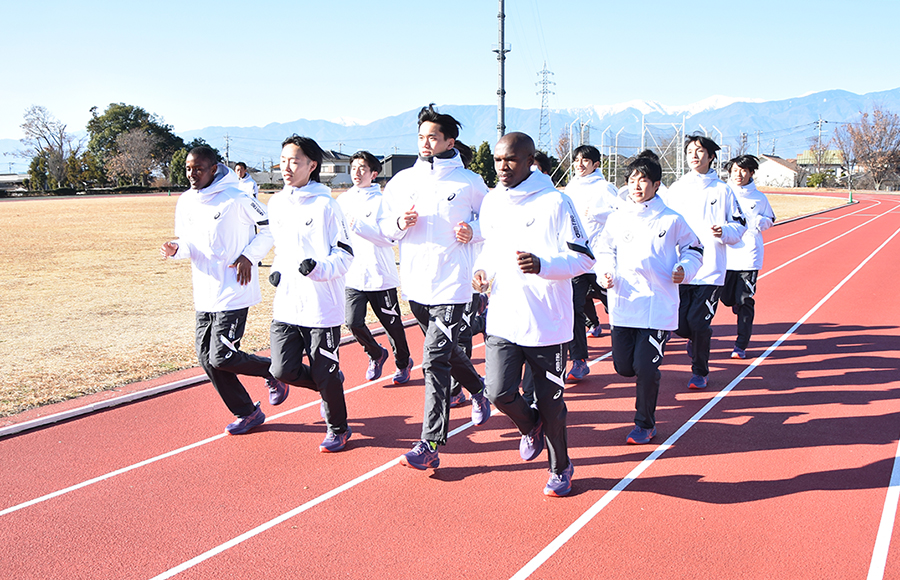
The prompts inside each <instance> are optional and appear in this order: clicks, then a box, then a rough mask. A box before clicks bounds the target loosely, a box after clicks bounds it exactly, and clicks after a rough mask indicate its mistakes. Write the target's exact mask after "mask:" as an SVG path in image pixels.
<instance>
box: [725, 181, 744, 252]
mask: <svg viewBox="0 0 900 580" xmlns="http://www.w3.org/2000/svg"><path fill="white" fill-rule="evenodd" d="M725 208H726V210H727V213H726V214H725V223H724V224H722V243H723V244H727V245H729V246H731V245H734V244H736V243H738V242H740V241H741V237H743V235H744V232H745V231H747V220H746V219H745V218H744V214H743V213H742V212H741V206H739V205H738V202H737V199H736V198H735V196H734V192H733V191H731V187H729V186H726V193H725Z"/></svg>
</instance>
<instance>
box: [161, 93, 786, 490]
mask: <svg viewBox="0 0 900 580" xmlns="http://www.w3.org/2000/svg"><path fill="white" fill-rule="evenodd" d="M460 127H461V125H460V123H459V122H458V121H457V120H456V119H454V118H453V117H452V116H450V115H447V114H444V113H440V112H439V111H437V110H436V109H435V108H434V106H433V105H429V106H427V107H423V108H422V110H421V111H420V112H419V117H418V149H419V157H418V159H417V160H416V162H415V164H414V165H413V166H412V167H410V168H409V169H406V170H403V171H401V172H399V173H398V174H397V175H396V176H394V177H393V178H392V179H391V180H390V181H388V183H387V184H386V185H385V188H384V192H383V193H382V192H381V191H380V187H379V186H378V185H377V184H376V181H375V180H376V178H377V177H378V174H379V173H380V172H381V163H380V162H379V160H378V159H377V158H376V157H375V156H374V155H372V154H371V153H369V152H366V151H360V152H358V153H356V154H354V155H353V156H352V158H351V177H352V180H353V184H354V185H353V187H352V188H351V189H349V190H348V191H346V192H344V193H342V194H340V195H339V196H338V197H337V199H334V198H333V197H332V195H331V190H330V189H329V188H328V187H326V186H325V185H323V184H321V183H320V182H319V172H320V170H321V166H322V162H323V158H324V152H323V151H322V149H321V148H320V147H319V145H318V144H317V143H316V142H315V141H313V140H312V139H310V138H307V137H300V136H297V135H293V136H291V137H289V138H287V139H285V141H284V142H283V143H282V151H281V160H280V161H281V173H282V176H283V179H284V188H283V189H282V190H280V191H278V192H277V193H275V194H274V195H273V196H272V198H271V199H270V201H269V203H268V207H266V206H265V205H263V204H261V203H260V202H259V201H257V200H256V199H255V192H256V189H255V188H254V187H253V185H251V184H250V182H248V179H250V181H252V179H251V178H248V176H247V174H246V167H245V166H243V165H242V164H239V165H238V167H236V169H237V173H236V172H235V171H232V170H231V169H229V168H228V167H227V166H226V165H224V164H221V163H218V162H217V155H216V152H215V151H214V150H212V149H210V148H208V147H198V148H195V149H193V150H191V151H190V153H189V154H188V157H187V162H186V172H187V177H188V180H189V181H190V184H191V188H190V189H189V190H188V191H186V192H185V193H184V194H182V195H181V197H180V198H179V200H178V203H177V206H176V210H175V234H176V239H175V240H173V241H170V242H166V243H164V244H163V245H162V247H161V249H160V253H161V254H162V255H163V256H164V257H166V258H190V260H191V263H192V276H193V288H194V304H195V310H196V350H197V356H198V358H199V361H200V364H201V366H202V367H203V369H204V371H205V372H206V374H207V375H208V376H209V379H210V381H211V382H212V384H213V386H214V387H215V388H216V390H217V391H218V393H219V395H220V396H221V398H222V400H223V401H224V403H225V405H226V406H227V407H228V409H229V410H230V411H231V412H232V413H233V414H234V415H235V417H236V419H235V421H234V422H232V423H230V424H229V425H228V426H227V427H226V431H227V432H228V433H230V434H234V435H239V434H243V433H246V432H248V431H250V430H251V429H254V428H255V427H258V426H259V425H261V424H262V423H263V422H264V421H265V415H264V413H263V411H262V410H261V408H260V404H259V403H253V401H252V399H251V397H250V395H249V393H248V392H247V390H246V389H245V388H244V386H243V385H242V384H241V382H240V380H239V379H238V377H237V375H249V376H259V377H263V378H264V379H265V381H266V385H267V387H268V390H269V402H270V404H272V405H279V404H281V403H283V402H284V401H285V400H286V399H287V397H288V395H289V393H290V388H291V387H292V386H298V387H304V388H308V389H312V390H315V391H316V392H318V393H319V394H320V396H321V398H322V403H321V405H320V412H321V415H322V418H323V419H324V420H325V422H326V425H327V433H326V436H325V439H324V440H323V441H322V443H321V444H320V447H319V449H320V451H322V452H335V451H340V450H342V449H344V447H345V446H346V445H347V442H348V440H349V439H350V437H351V435H352V429H351V427H350V425H349V423H348V416H347V407H346V404H345V401H344V390H343V381H344V375H343V372H342V371H341V369H340V362H339V356H338V347H339V344H340V337H341V325H342V324H345V323H346V324H347V326H348V327H349V329H350V332H351V333H352V335H353V337H354V338H355V339H356V341H357V342H359V344H360V345H361V346H362V347H363V349H364V350H365V352H366V354H367V355H368V358H369V363H368V367H367V369H366V378H367V379H368V380H376V379H378V378H380V377H381V375H382V373H383V369H384V366H385V365H386V363H387V360H388V359H389V358H391V355H393V360H394V366H395V372H394V374H393V376H392V381H393V382H394V383H395V384H404V383H406V382H408V381H409V380H410V374H411V371H412V369H413V364H414V361H413V357H412V355H411V353H410V349H409V345H408V343H407V339H406V335H405V329H404V324H403V321H402V319H401V312H400V304H399V300H400V298H401V297H400V296H398V288H401V289H402V298H403V299H405V300H407V301H408V303H409V308H410V311H411V312H412V315H413V317H414V318H415V321H416V322H417V323H418V326H419V328H420V329H421V331H422V332H423V334H424V336H425V340H424V346H423V349H422V359H421V360H422V366H421V368H422V373H423V375H424V382H425V409H424V416H423V421H422V433H421V437H420V440H419V441H418V442H416V444H415V445H414V447H413V449H412V450H411V451H409V452H408V453H405V454H404V455H403V456H402V457H401V459H400V462H401V463H402V464H403V465H405V466H408V467H411V468H415V469H419V470H426V469H431V468H436V467H438V466H439V465H440V456H439V446H441V445H444V444H446V442H447V437H448V431H449V418H450V408H451V407H454V406H458V405H460V404H462V403H464V402H465V401H466V396H465V394H464V392H463V389H464V390H465V391H468V392H469V394H470V398H471V403H472V421H473V423H474V424H475V425H481V424H483V423H484V422H485V421H487V420H488V419H489V418H490V416H491V405H492V404H493V406H494V407H495V408H496V409H497V410H499V411H500V412H502V413H504V414H505V415H507V416H508V417H509V418H510V419H511V420H512V421H513V422H514V423H515V425H516V427H517V428H518V430H519V432H520V433H521V439H520V443H519V453H520V457H521V459H522V460H524V461H531V460H534V459H535V458H537V457H538V456H540V455H541V453H542V451H543V449H544V447H545V446H546V448H547V450H548V458H549V471H550V474H549V479H548V481H547V483H546V485H545V486H544V488H543V493H544V494H546V495H550V496H564V495H566V494H568V493H569V492H570V491H571V488H572V475H573V471H574V467H573V465H572V463H571V461H570V460H569V457H568V452H567V439H566V413H567V410H566V404H565V400H564V385H565V383H566V382H570V383H571V382H577V381H579V380H582V379H584V378H585V377H586V376H587V375H588V373H589V372H590V369H589V366H588V362H587V356H588V349H587V336H589V335H590V336H594V337H597V336H600V335H601V333H602V330H601V327H600V322H599V320H598V318H597V315H596V309H595V306H594V300H595V299H600V300H601V302H602V303H603V305H604V307H605V308H606V309H607V311H608V313H609V324H610V332H611V338H612V346H613V363H614V367H615V370H616V372H618V373H619V374H621V375H623V376H626V377H635V381H636V387H637V389H636V392H637V394H636V404H635V410H636V412H635V416H634V423H635V425H634V428H633V429H632V430H631V431H630V432H629V434H628V435H627V437H626V441H627V442H628V443H632V444H644V443H649V442H650V440H651V439H652V438H653V437H654V436H655V434H656V417H655V412H656V401H657V397H658V392H659V383H660V371H659V368H660V365H661V363H662V360H663V356H664V353H665V347H666V343H667V341H668V339H669V336H670V333H671V332H673V331H674V332H675V333H676V334H678V335H679V336H682V337H684V338H686V339H688V340H687V350H688V353H689V355H690V356H691V358H692V377H691V379H690V380H689V382H688V387H689V388H691V389H702V388H706V387H707V385H708V380H707V377H708V375H709V356H710V338H711V336H712V330H711V326H710V325H711V322H712V318H713V316H714V315H715V311H716V306H717V304H718V302H719V300H720V299H721V300H722V302H723V303H724V304H726V305H727V306H731V307H732V308H733V310H734V312H735V314H736V315H737V320H738V333H737V340H736V342H735V346H734V350H733V352H732V357H733V358H744V357H745V356H746V349H747V347H748V344H749V339H750V335H751V333H752V324H753V317H754V299H753V296H754V294H755V287H756V278H757V273H758V271H759V269H760V268H761V266H762V257H763V251H762V237H761V232H762V231H763V230H765V229H766V228H767V227H769V226H771V225H772V223H773V222H774V219H775V218H774V215H773V213H772V210H771V207H770V206H769V204H768V202H767V201H766V198H765V196H764V195H763V194H761V193H760V192H759V191H758V190H757V189H756V188H755V186H754V185H753V181H752V176H753V172H754V171H755V170H756V168H757V167H758V165H757V161H756V159H755V158H754V157H753V156H749V155H744V156H740V157H738V158H736V159H734V160H732V161H730V162H729V163H728V165H727V166H726V167H727V169H728V171H729V172H730V176H731V179H730V180H729V183H728V184H726V183H724V182H723V181H721V180H720V179H719V178H718V175H717V173H716V171H715V170H714V169H713V168H712V164H713V161H714V160H715V158H716V152H717V151H718V149H719V147H718V146H717V145H716V144H715V143H714V142H713V141H711V140H710V139H708V138H706V137H704V136H691V137H689V138H688V139H687V140H686V142H685V153H686V159H687V162H688V165H689V166H690V169H691V171H690V172H689V173H688V174H686V175H685V176H683V177H682V178H680V179H679V180H678V181H676V182H675V183H674V184H673V185H672V186H671V187H670V188H668V189H666V188H665V186H663V185H662V183H661V181H662V170H661V168H660V164H659V161H658V158H656V156H655V155H654V154H653V153H652V152H649V151H646V152H643V153H641V154H640V155H639V156H638V157H637V158H636V159H635V160H634V161H633V162H632V163H631V164H630V165H629V166H628V169H627V176H628V184H627V186H625V187H623V188H621V189H620V190H617V189H616V188H615V187H614V186H613V185H612V184H610V183H609V182H608V181H606V179H605V178H604V176H603V173H602V171H601V169H600V165H601V156H600V153H599V151H598V150H597V149H596V148H594V147H592V146H590V145H583V146H581V147H579V148H578V149H576V150H575V155H574V160H573V165H574V169H575V177H574V178H573V180H572V181H571V182H570V183H569V184H568V186H567V187H566V189H565V192H560V191H559V190H557V189H556V187H555V186H554V184H553V182H552V181H551V179H550V177H549V176H548V175H547V172H548V170H549V169H548V167H547V163H546V162H547V159H546V156H545V155H542V154H540V153H539V152H537V151H536V150H535V145H534V141H533V140H532V139H531V138H530V137H529V136H528V135H526V134H524V133H519V132H516V133H510V134H508V135H506V136H504V137H502V138H501V139H500V140H499V141H498V143H497V144H496V146H495V149H494V165H495V169H496V172H497V178H498V184H497V186H496V187H495V188H494V189H493V190H489V189H488V187H487V186H486V185H485V183H484V181H483V180H482V178H481V177H480V176H478V175H477V174H475V173H473V172H471V171H469V170H468V169H467V168H466V165H467V164H468V161H469V160H470V159H471V151H470V150H469V149H468V147H466V146H465V145H463V144H462V143H461V142H460V141H459V140H458V137H459V130H460ZM273 245H274V247H275V258H274V261H273V263H272V266H271V271H270V275H269V277H268V280H269V282H270V283H271V284H272V285H273V286H275V297H274V303H273V321H272V324H271V329H270V342H271V354H270V358H266V357H260V356H258V355H254V354H249V353H245V352H244V351H242V350H241V348H240V341H241V338H242V336H243V332H244V326H245V323H246V318H247V311H248V308H249V307H250V306H253V305H254V304H257V303H258V302H259V301H260V300H261V296H260V289H259V266H260V264H261V262H260V260H261V259H262V258H263V257H264V256H265V255H266V254H268V252H269V250H270V249H271V248H272V246H273ZM395 245H396V246H398V249H399V257H400V259H399V272H398V268H397V264H396V262H395V254H394V249H393V247H394V246H395ZM488 296H489V297H488ZM368 306H371V308H372V310H373V312H374V314H375V316H376V317H377V318H378V320H379V321H380V322H381V325H382V327H383V328H384V330H385V333H386V335H387V338H388V341H389V344H390V347H391V351H388V350H387V349H386V348H384V346H382V345H381V344H380V343H379V342H378V340H377V339H376V338H375V337H374V336H373V335H372V333H371V331H370V330H369V328H368V326H367V325H366V312H367V307H368ZM478 333H484V334H485V346H486V350H485V376H484V377H482V376H481V375H480V374H479V373H478V372H477V371H476V369H475V367H474V365H473V364H472V362H471V360H470V358H469V357H470V355H471V344H472V335H473V334H478ZM567 359H571V361H572V364H571V366H568V364H567Z"/></svg>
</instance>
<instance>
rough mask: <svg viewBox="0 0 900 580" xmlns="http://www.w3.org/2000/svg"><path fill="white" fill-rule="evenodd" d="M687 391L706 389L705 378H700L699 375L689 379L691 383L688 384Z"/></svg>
mask: <svg viewBox="0 0 900 580" xmlns="http://www.w3.org/2000/svg"><path fill="white" fill-rule="evenodd" d="M688 388H689V389H694V390H700V389H705V388H706V377H701V376H700V375H693V376H692V377H691V382H689V383H688Z"/></svg>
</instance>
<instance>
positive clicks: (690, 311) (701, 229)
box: [660, 135, 746, 389]
mask: <svg viewBox="0 0 900 580" xmlns="http://www.w3.org/2000/svg"><path fill="white" fill-rule="evenodd" d="M718 150H719V146H718V145H716V143H715V142H714V141H713V140H712V139H709V138H707V137H704V136H702V135H692V136H689V137H688V138H687V140H686V141H685V146H684V151H685V157H686V159H687V162H688V165H689V166H690V168H691V171H690V172H689V173H687V174H685V175H683V176H682V177H681V178H680V179H679V180H678V181H676V182H675V183H673V184H672V187H670V188H669V190H668V191H667V192H665V194H660V197H661V198H662V200H663V202H664V203H665V204H666V205H667V206H669V207H670V208H672V209H673V210H675V211H676V212H678V213H680V214H681V215H682V217H684V219H685V220H686V221H687V223H688V225H689V226H690V227H691V229H692V230H693V231H694V233H695V234H697V236H698V237H699V238H700V241H701V242H703V266H702V267H701V268H700V271H699V272H698V273H697V275H696V276H695V277H694V279H693V280H692V281H691V282H690V284H682V285H681V288H680V289H679V291H680V294H681V305H680V307H679V315H678V330H676V331H675V333H676V334H677V335H678V336H681V337H683V338H687V339H688V343H687V351H688V356H690V357H691V371H692V373H693V375H692V376H691V380H690V381H689V382H688V388H690V389H705V388H706V386H707V376H708V375H709V348H710V341H711V339H712V326H711V325H712V319H713V316H715V314H716V305H717V304H718V303H719V291H720V290H721V288H722V285H723V284H724V283H725V246H726V245H731V244H736V243H738V242H739V241H740V239H741V236H742V235H743V234H744V230H745V229H746V227H745V225H744V217H743V215H742V214H741V210H740V207H739V206H738V204H737V201H736V200H735V198H734V193H733V192H732V191H731V188H730V187H728V186H727V185H726V184H725V182H723V181H722V180H721V179H719V177H718V176H717V175H716V172H715V170H714V169H711V165H712V162H713V160H714V159H715V158H716V151H718Z"/></svg>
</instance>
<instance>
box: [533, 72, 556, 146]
mask: <svg viewBox="0 0 900 580" xmlns="http://www.w3.org/2000/svg"><path fill="white" fill-rule="evenodd" d="M552 74H553V73H552V72H550V71H548V70H547V62H546V61H545V62H544V70H542V71H541V72H539V73H538V75H539V76H540V77H541V80H540V81H539V82H538V83H536V84H537V85H538V86H539V87H541V90H540V92H539V93H538V94H539V95H541V124H540V129H538V150H539V151H546V152H547V153H550V147H551V145H552V141H553V130H552V128H551V127H550V104H549V99H548V98H547V97H548V96H549V95H552V94H553V91H551V90H550V85H555V84H556V83H554V82H553V81H551V80H550V78H549V75H552Z"/></svg>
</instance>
